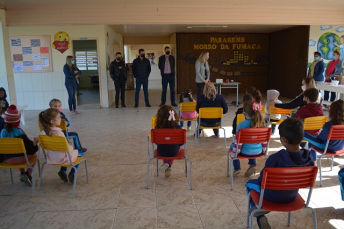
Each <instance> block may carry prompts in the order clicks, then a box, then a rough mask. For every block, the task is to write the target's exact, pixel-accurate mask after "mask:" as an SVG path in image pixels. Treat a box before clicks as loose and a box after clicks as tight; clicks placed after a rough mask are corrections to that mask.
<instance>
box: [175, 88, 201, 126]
mask: <svg viewBox="0 0 344 229" xmlns="http://www.w3.org/2000/svg"><path fill="white" fill-rule="evenodd" d="M182 102H196V101H195V100H194V99H193V98H192V91H191V89H188V90H185V91H183V92H182V93H180V103H182ZM179 106H180V105H179ZM180 116H181V117H182V118H183V119H194V118H196V117H197V111H189V112H180ZM180 126H181V127H182V128H183V126H184V122H183V121H180ZM190 130H191V121H188V123H187V131H190Z"/></svg>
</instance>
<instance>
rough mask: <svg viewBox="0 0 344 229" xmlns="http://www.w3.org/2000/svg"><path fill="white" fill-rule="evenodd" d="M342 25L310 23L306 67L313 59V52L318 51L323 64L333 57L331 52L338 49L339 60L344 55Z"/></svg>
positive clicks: (343, 27) (343, 31) (343, 29)
mask: <svg viewBox="0 0 344 229" xmlns="http://www.w3.org/2000/svg"><path fill="white" fill-rule="evenodd" d="M343 47H344V26H331V25H320V26H316V25H314V26H313V25H312V26H311V27H310V39H309V53H308V67H309V66H310V65H311V64H312V62H313V60H314V56H313V53H314V52H315V51H319V52H320V53H321V56H322V58H323V59H324V63H325V66H327V64H328V63H329V62H330V61H331V60H332V59H333V52H334V51H335V50H338V51H340V53H341V55H340V60H341V61H343V56H344V48H343Z"/></svg>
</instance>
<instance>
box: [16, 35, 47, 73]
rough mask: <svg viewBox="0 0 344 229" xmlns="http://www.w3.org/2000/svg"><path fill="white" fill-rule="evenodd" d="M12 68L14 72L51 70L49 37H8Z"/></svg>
mask: <svg viewBox="0 0 344 229" xmlns="http://www.w3.org/2000/svg"><path fill="white" fill-rule="evenodd" d="M10 41H11V42H10V50H11V60H12V63H13V65H12V68H13V71H14V73H16V72H36V71H41V72H52V71H53V68H52V65H51V64H50V60H51V51H50V49H51V48H50V47H49V46H50V44H51V37H50V36H18V37H10Z"/></svg>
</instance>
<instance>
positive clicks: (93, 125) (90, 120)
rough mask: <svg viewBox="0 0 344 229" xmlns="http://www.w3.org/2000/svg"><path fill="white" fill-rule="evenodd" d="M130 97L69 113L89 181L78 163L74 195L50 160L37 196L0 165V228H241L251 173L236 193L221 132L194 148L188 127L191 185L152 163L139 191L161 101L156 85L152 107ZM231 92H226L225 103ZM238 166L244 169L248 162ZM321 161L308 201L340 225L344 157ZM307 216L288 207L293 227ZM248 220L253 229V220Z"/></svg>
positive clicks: (327, 223)
mask: <svg viewBox="0 0 344 229" xmlns="http://www.w3.org/2000/svg"><path fill="white" fill-rule="evenodd" d="M86 94H87V92H86ZM83 96H86V95H83ZM133 96H134V91H127V106H128V108H127V109H115V108H110V109H97V106H96V105H97V104H96V103H95V104H93V105H94V106H92V103H88V104H87V103H86V104H85V105H82V106H80V107H78V109H79V110H80V111H81V112H82V113H81V114H80V115H77V116H70V115H67V116H68V118H69V119H70V121H71V123H72V125H71V127H70V131H75V132H78V133H79V136H80V138H81V141H82V144H83V146H84V147H86V148H88V152H87V153H86V154H85V157H86V159H87V161H88V170H89V178H90V182H89V184H86V176H85V169H84V166H83V165H82V166H81V167H80V169H79V176H78V181H77V187H76V197H75V198H74V199H72V198H71V192H72V185H70V184H69V183H68V184H66V183H63V182H62V181H61V180H60V179H59V177H58V175H57V172H58V168H56V167H54V166H46V167H45V171H44V175H43V187H42V189H41V190H40V191H37V192H36V197H35V198H30V190H31V189H30V187H27V186H25V185H24V184H23V183H21V182H20V181H19V174H18V172H17V171H15V173H14V174H15V181H16V182H15V183H14V184H10V177H9V172H8V171H6V170H0V174H1V175H0V228H116V229H117V228H120V229H124V228H129V229H132V228H197V229H198V228H218V229H219V228H245V227H246V224H245V219H246V204H247V197H246V195H245V190H244V185H245V182H247V181H248V180H249V179H248V178H246V177H244V175H243V174H240V175H239V176H238V177H236V178H235V179H234V191H231V190H230V182H229V178H227V177H226V150H225V148H224V145H223V138H221V139H215V138H213V137H211V131H210V132H208V131H207V132H206V137H205V138H203V137H202V138H201V139H200V143H199V145H198V147H197V148H196V147H195V146H194V138H193V131H191V132H189V133H188V137H187V141H188V145H187V147H188V154H189V157H190V158H191V159H192V162H193V184H194V186H193V190H189V183H188V178H186V177H184V166H183V164H184V163H183V162H182V161H176V162H175V164H174V165H173V169H172V176H171V178H170V179H166V178H165V177H164V176H159V177H156V176H154V174H155V171H154V168H153V167H154V166H151V170H150V175H151V176H150V186H149V189H145V184H146V174H147V171H146V166H147V165H146V162H147V159H148V155H147V142H146V140H147V133H148V132H149V130H150V125H151V124H150V118H151V116H153V115H154V114H155V113H156V111H157V109H158V105H159V103H160V91H159V90H151V91H150V101H151V104H152V106H153V107H151V108H146V107H144V106H143V105H144V102H143V93H142V92H141V95H140V97H141V99H140V105H141V106H140V107H139V108H138V109H135V108H133V105H134V102H133ZM233 98H234V97H233V96H232V95H227V96H226V99H227V101H232V100H233ZM282 100H283V101H286V99H283V98H282ZM90 101H91V100H90ZM93 101H97V100H96V99H94V100H93ZM235 111H236V107H234V106H232V105H231V106H230V109H229V113H228V114H226V115H225V116H224V126H225V127H226V131H227V137H230V135H231V134H230V133H231V123H232V119H233V115H234V113H235ZM65 112H66V113H67V111H65ZM37 115H38V111H26V123H27V125H26V126H23V129H24V130H25V132H26V133H27V134H28V135H29V137H30V138H33V137H34V136H37V134H38V133H39V131H38V127H37ZM220 133H221V134H223V133H222V132H220ZM207 135H209V136H207ZM222 136H223V135H222ZM230 141H231V139H229V138H228V139H227V142H228V143H230ZM228 146H229V144H228ZM270 147H271V151H270V152H271V153H274V152H276V151H278V150H279V149H280V148H281V145H280V142H279V137H278V133H277V134H275V135H274V136H273V138H272V141H271V145H270ZM160 163H161V162H160ZM264 163H265V160H264V159H259V160H258V171H260V169H261V168H262V167H263V166H264ZM241 164H242V167H243V170H245V169H246V168H247V162H245V161H243V162H242V163H241ZM324 164H325V165H324V167H323V171H324V186H323V187H319V182H318V181H317V183H316V188H315V190H314V193H313V197H312V202H311V206H312V207H314V208H315V209H316V212H317V216H318V221H317V222H318V228H344V221H343V220H344V203H343V202H342V200H341V197H340V189H339V184H338V178H337V175H336V174H337V172H338V170H339V165H341V164H344V161H343V159H336V161H335V167H334V169H333V171H332V172H329V163H327V162H325V163H324ZM36 171H37V170H36ZM257 176H258V175H255V176H253V178H257ZM36 181H37V179H36ZM301 193H303V194H305V193H306V191H305V190H301ZM311 216H312V215H311V213H310V211H307V210H302V211H300V212H298V213H293V214H292V219H291V222H292V224H291V228H302V229H305V228H313V223H312V218H311ZM267 217H268V219H269V221H270V223H271V226H272V227H273V228H286V222H287V218H286V214H284V213H270V214H268V215H267ZM254 226H255V228H257V225H256V223H254Z"/></svg>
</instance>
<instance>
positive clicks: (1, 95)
mask: <svg viewBox="0 0 344 229" xmlns="http://www.w3.org/2000/svg"><path fill="white" fill-rule="evenodd" d="M6 98H7V94H6V90H5V88H3V87H0V107H1V108H2V110H3V111H6V110H7V108H8V107H9V105H8V102H7V99H6Z"/></svg>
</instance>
